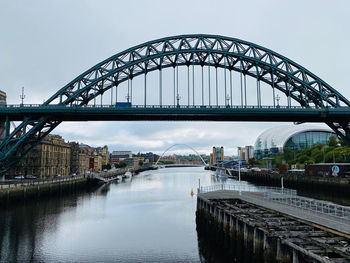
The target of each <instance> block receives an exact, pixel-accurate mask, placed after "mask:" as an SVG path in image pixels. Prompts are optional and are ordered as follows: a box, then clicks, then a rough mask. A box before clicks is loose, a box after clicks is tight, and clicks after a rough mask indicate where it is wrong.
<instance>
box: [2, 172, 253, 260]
mask: <svg viewBox="0 0 350 263" xmlns="http://www.w3.org/2000/svg"><path fill="white" fill-rule="evenodd" d="M212 174H213V172H211V171H206V170H204V169H203V168H202V167H194V168H167V169H159V170H152V171H146V172H143V173H140V174H139V175H136V176H134V177H133V178H131V179H128V180H125V181H123V182H121V183H113V184H110V185H104V186H101V187H100V188H98V189H95V190H94V191H92V192H89V193H81V194H70V195H68V196H63V197H61V198H50V199H47V200H40V201H39V202H37V201H31V202H27V203H26V204H21V205H15V206H13V207H12V208H8V209H6V210H1V211H0V262H3V261H6V262H16V261H19V262H23V261H24V262H26V261H33V262H209V261H211V260H208V257H209V256H208V255H210V258H216V256H215V253H220V251H218V252H216V251H217V249H213V251H207V250H208V246H207V245H206V246H205V247H199V246H200V244H201V242H199V241H198V238H197V232H196V223H195V211H196V196H193V197H192V196H191V195H190V192H191V188H193V189H194V191H195V189H196V187H198V183H199V180H198V179H200V183H201V185H211V184H216V183H218V182H217V181H216V179H215V176H212ZM229 181H230V182H229V183H238V182H236V181H233V180H232V181H231V180H230V179H229ZM242 184H243V185H249V184H248V183H246V182H242ZM204 249H206V251H204ZM209 250H210V248H209ZM221 252H222V251H221ZM213 253H214V255H213ZM217 258H225V257H222V255H220V257H217ZM224 261H225V260H223V262H224Z"/></svg>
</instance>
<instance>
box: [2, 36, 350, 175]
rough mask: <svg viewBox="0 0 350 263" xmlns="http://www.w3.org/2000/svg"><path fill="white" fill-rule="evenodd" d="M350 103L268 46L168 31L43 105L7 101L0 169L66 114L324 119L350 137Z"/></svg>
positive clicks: (86, 117)
mask: <svg viewBox="0 0 350 263" xmlns="http://www.w3.org/2000/svg"><path fill="white" fill-rule="evenodd" d="M140 76H142V77H143V78H140ZM349 106H350V102H349V100H347V99H346V98H345V97H344V96H343V95H342V94H340V93H339V92H338V91H337V90H336V89H334V88H333V87H331V86H330V85H329V84H327V83H326V82H325V81H323V80H322V79H321V78H319V77H318V76H316V75H315V74H313V73H312V72H310V71H309V70H307V69H306V68H304V67H302V66H301V65H299V64H297V63H295V62H294V61H292V60H290V59H288V58H286V57H284V56H282V55H280V54H278V53H276V52H274V51H272V50H270V49H267V48H265V47H262V46H259V45H257V44H254V43H251V42H247V41H244V40H240V39H236V38H230V37H224V36H218V35H203V34H197V35H181V36H172V37H165V38H162V39H157V40H153V41H150V42H147V43H143V44H140V45H137V46H135V47H132V48H129V49H127V50H125V51H122V52H120V53H118V54H116V55H114V56H112V57H110V58H108V59H106V60H104V61H102V62H100V63H98V64H96V65H95V66H93V67H92V68H90V69H88V70H87V71H85V72H84V73H82V74H81V75H79V76H77V77H76V78H75V79H74V80H72V81H71V82H69V83H68V84H67V85H65V86H64V87H62V88H61V89H58V90H57V92H56V93H55V94H54V95H53V96H52V97H51V98H49V99H48V100H47V101H46V102H45V103H43V104H41V105H32V104H30V105H7V106H0V120H1V121H3V122H5V125H4V126H5V127H4V138H3V139H2V140H1V145H0V172H2V173H3V172H5V171H7V170H8V169H9V168H11V167H12V166H13V165H15V164H16V163H17V162H18V161H19V160H20V159H21V158H23V157H24V156H25V155H26V154H27V153H28V152H29V151H30V150H31V149H33V148H34V147H35V146H36V145H37V144H38V143H39V142H40V141H41V140H42V139H43V138H44V137H45V136H46V135H48V134H49V133H50V132H51V131H52V130H53V129H55V128H56V127H57V126H58V125H59V124H60V123H61V122H62V121H90V120H210V121H294V122H323V123H326V124H327V125H328V126H329V127H331V128H332V129H333V130H334V131H335V132H336V133H337V135H338V136H340V137H341V138H343V139H344V140H345V141H346V142H348V143H350V139H349V138H350V137H349V135H350V125H349V124H350V110H349ZM11 121H21V123H20V124H19V125H18V126H17V127H15V128H12V127H11V125H10V122H11Z"/></svg>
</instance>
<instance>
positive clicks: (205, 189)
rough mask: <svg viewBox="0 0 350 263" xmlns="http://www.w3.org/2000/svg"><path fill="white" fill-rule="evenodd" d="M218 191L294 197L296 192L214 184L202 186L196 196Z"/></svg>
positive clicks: (264, 187)
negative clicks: (269, 193)
mask: <svg viewBox="0 0 350 263" xmlns="http://www.w3.org/2000/svg"><path fill="white" fill-rule="evenodd" d="M220 190H231V191H242V192H263V193H266V192H273V193H278V194H285V195H291V196H295V195H296V194H297V191H296V190H293V189H286V188H284V189H282V188H279V187H267V186H259V187H256V186H248V185H238V184H216V185H209V186H202V187H200V188H199V189H198V194H204V193H208V192H213V191H220Z"/></svg>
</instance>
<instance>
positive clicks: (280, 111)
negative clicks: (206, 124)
mask: <svg viewBox="0 0 350 263" xmlns="http://www.w3.org/2000/svg"><path fill="white" fill-rule="evenodd" d="M28 116H30V117H33V118H40V117H43V116H46V117H50V118H51V119H55V120H61V121H88V120H107V121H108V120H110V121H113V120H209V121H300V122H302V121H308V122H327V121H333V122H334V121H337V120H338V121H341V120H344V119H350V109H349V107H339V108H304V107H294V106H293V107H272V106H260V107H257V106H247V107H240V106H233V107H225V106H184V105H181V106H179V107H176V106H173V105H170V106H169V105H165V106H159V105H147V106H140V105H135V106H132V107H130V108H116V107H115V106H113V105H95V106H94V105H87V106H78V105H67V106H65V105H47V106H42V105H35V104H34V105H31V104H30V105H7V106H0V120H2V121H3V120H5V119H6V117H8V118H9V120H10V121H21V120H23V119H24V118H25V117H28Z"/></svg>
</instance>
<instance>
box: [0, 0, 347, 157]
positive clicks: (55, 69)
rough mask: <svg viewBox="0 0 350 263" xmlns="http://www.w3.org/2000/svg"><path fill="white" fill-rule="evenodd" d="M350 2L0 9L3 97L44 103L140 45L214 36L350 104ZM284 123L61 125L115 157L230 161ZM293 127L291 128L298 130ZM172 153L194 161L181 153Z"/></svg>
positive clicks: (26, 4) (44, 4)
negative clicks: (287, 62) (320, 84)
mask: <svg viewBox="0 0 350 263" xmlns="http://www.w3.org/2000/svg"><path fill="white" fill-rule="evenodd" d="M349 12H350V2H349V1H347V0H344V1H320V0H318V1H311V0H309V1H303V0H300V1H299V0H293V1H280V0H276V1H268V0H267V1H261V0H260V1H259V0H256V1H247V0H245V1H232V0H231V1H207V0H201V1H182V0H178V1H164V0H162V1H151V0H148V1H116V0H114V1H112V0H111V1H106V0H99V1H78V0H74V1H72V0H56V1H52V0H42V1H39V0H32V1H25V0H23V1H19V0H8V1H6V0H0V89H1V90H4V91H5V92H6V93H7V95H8V103H10V104H14V103H19V102H20V98H19V95H20V92H21V87H22V86H24V87H25V93H26V98H25V103H42V102H43V101H44V100H46V99H48V98H49V97H50V96H51V95H53V94H54V93H55V91H57V90H58V89H60V88H62V87H63V86H64V85H65V84H67V83H68V82H70V81H71V80H72V79H73V78H75V77H76V76H78V75H79V74H81V73H82V72H83V71H85V70H87V69H88V68H90V67H92V66H94V65H95V64H97V63H98V62H100V61H102V60H104V59H106V58H108V57H110V56H112V55H114V54H116V53H118V52H120V51H123V50H125V49H127V48H129V47H132V46H134V45H137V44H140V43H143V42H146V41H149V40H153V39H157V38H161V37H165V36H171V35H179V34H188V33H208V34H218V35H224V36H229V37H236V38H239V39H243V40H247V41H250V42H253V43H256V44H259V45H262V46H264V47H267V48H269V49H272V50H274V51H276V52H278V53H280V54H282V55H284V56H286V57H288V58H290V59H292V60H294V61H295V62H297V63H299V64H301V65H302V66H304V67H306V68H307V69H309V70H310V71H311V72H313V73H315V74H316V75H318V76H319V77H321V78H322V79H323V80H325V81H326V82H327V83H328V84H330V85H331V86H332V87H334V88H335V89H337V90H338V91H339V92H341V93H342V94H343V95H345V96H346V97H347V98H348V99H349V98H350V88H349V82H348V81H347V78H348V76H349V75H350V74H349V73H350V62H349V61H350V53H349V52H348V48H349V46H350V34H349V33H350V29H349V28H350V16H349ZM277 125H281V123H229V122H226V123H215V122H84V123H68V122H67V123H63V124H61V125H60V126H59V127H58V128H57V129H56V130H55V131H54V133H56V134H57V133H58V134H60V135H62V136H63V137H64V138H65V139H66V140H70V141H80V142H84V143H87V144H90V145H92V146H99V145H105V144H107V145H108V146H109V148H110V149H111V150H129V149H130V150H132V151H134V152H138V151H141V152H145V151H153V152H157V153H161V152H162V151H163V150H165V149H166V148H167V147H169V146H170V145H172V144H175V143H185V144H188V145H190V146H192V147H193V148H195V149H196V150H197V151H199V152H200V153H209V151H210V149H211V147H212V146H213V145H218V146H221V145H223V146H224V147H225V149H226V153H227V154H233V153H236V147H237V146H243V145H252V144H254V142H255V139H256V137H257V136H258V135H259V134H260V133H261V132H263V131H264V130H265V129H267V128H270V127H273V126H277ZM291 125H292V124H291ZM174 152H183V153H189V151H188V150H186V149H185V148H182V147H178V148H175V149H174Z"/></svg>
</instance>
